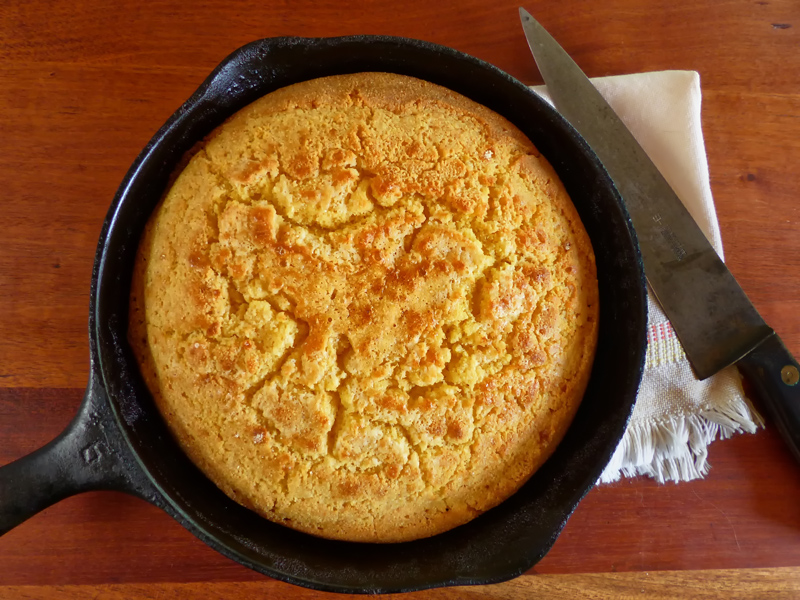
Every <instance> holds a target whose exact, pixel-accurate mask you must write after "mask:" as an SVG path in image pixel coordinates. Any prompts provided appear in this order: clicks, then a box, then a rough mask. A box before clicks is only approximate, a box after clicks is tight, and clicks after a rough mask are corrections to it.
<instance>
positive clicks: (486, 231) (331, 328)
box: [129, 73, 598, 542]
mask: <svg viewBox="0 0 800 600" xmlns="http://www.w3.org/2000/svg"><path fill="white" fill-rule="evenodd" d="M597 308H598V306H597V282H596V274H595V267H594V256H593V254H592V249H591V246H590V243H589V240H588V237H587V235H586V233H585V231H584V229H583V227H582V225H581V223H580V220H579V218H578V215H577V213H576V211H575V209H574V207H573V206H572V203H571V202H570V200H569V198H568V197H567V195H566V192H565V191H564V189H563V186H562V185H561V183H560V182H559V180H558V178H557V176H556V175H555V173H554V172H553V170H552V168H551V167H550V166H549V164H547V162H546V161H545V160H544V158H542V157H541V156H539V153H538V152H537V150H536V149H535V148H534V147H533V145H532V144H531V143H530V142H529V141H528V140H527V138H525V137H524V135H523V134H522V133H521V132H519V131H518V130H517V129H516V128H514V126H513V125H511V124H510V123H509V122H507V121H506V120H505V119H503V118H502V117H500V116H499V115H497V114H495V113H493V112H491V111H489V110H488V109H486V108H484V107H482V106H480V105H477V104H475V103H473V102H472V101H470V100H468V99H466V98H463V97H461V96H459V95H456V94H454V93H452V92H450V91H449V90H446V89H444V88H440V87H438V86H435V85H433V84H430V83H427V82H423V81H419V80H416V79H412V78H408V77H404V76H399V75H390V74H380V73H362V74H357V75H347V76H338V77H330V78H324V79H319V80H314V81H310V82H305V83H300V84H297V85H294V86H290V87H288V88H284V89H281V90H278V91H277V92H273V93H272V94H269V95H267V96H265V97H264V98H262V99H260V100H258V101H256V102H255V103H253V104H251V105H250V106H248V107H246V108H245V109H243V110H242V111H240V112H239V113H237V114H236V115H234V116H233V117H232V118H231V119H229V120H228V121H227V122H226V123H225V124H224V125H222V126H221V127H220V128H218V129H217V130H216V131H215V132H214V133H212V135H211V136H210V137H209V138H208V139H207V140H206V141H205V142H204V143H203V144H202V145H201V146H200V148H199V149H198V151H197V152H196V154H195V155H194V156H193V157H192V159H191V160H190V161H189V163H188V165H187V166H186V167H185V169H184V170H183V172H182V173H181V174H180V175H179V176H178V178H177V179H176V181H175V182H174V184H173V186H172V187H171V189H170V190H169V192H168V193H167V195H166V196H165V198H164V200H163V201H162V203H161V204H160V205H159V207H158V208H157V210H156V212H155V213H154V215H153V217H152V218H151V221H150V223H149V224H148V227H147V229H146V231H145V235H144V237H143V239H142V242H141V244H140V249H139V254H138V258H137V265H136V269H135V274H134V281H133V289H132V297H131V312H130V329H129V337H130V341H131V344H132V346H133V348H134V351H135V353H136V356H137V358H138V360H139V362H140V364H141V366H142V371H143V374H144V376H145V379H146V381H147V384H148V386H149V388H150V389H151V391H152V393H153V396H154V398H155V400H156V403H157V405H158V407H159V409H160V410H161V412H162V414H163V415H164V418H165V420H166V422H167V424H168V426H169V427H170V429H171V431H172V432H173V433H174V435H175V437H176V439H177V440H178V442H179V443H180V445H181V446H182V448H183V449H184V450H185V452H186V453H187V454H188V455H189V457H190V458H191V459H192V460H193V461H194V462H195V463H196V464H197V465H198V466H199V467H200V468H201V469H202V470H203V471H204V472H205V473H206V475H207V476H208V477H209V478H210V479H211V480H212V481H214V482H215V483H216V484H217V485H218V486H219V487H220V488H221V489H222V490H223V491H224V492H225V493H227V494H228V495H229V496H231V497H232V498H234V499H235V500H237V501H238V502H240V503H242V504H244V505H245V506H248V507H250V508H252V509H253V510H255V511H257V512H258V513H260V514H262V515H263V516H265V517H267V518H268V519H271V520H273V521H276V522H280V523H284V524H286V525H288V526H290V527H293V528H296V529H299V530H302V531H306V532H309V533H312V534H315V535H319V536H322V537H328V538H336V539H347V540H354V541H372V542H395V541H403V540H410V539H415V538H420V537H425V536H429V535H433V534H436V533H439V532H442V531H445V530H447V529H450V528H452V527H454V526H457V525H459V524H462V523H465V522H467V521H469V520H470V519H472V518H474V517H475V516H477V515H478V514H480V513H482V512H484V511H486V510H488V509H489V508H491V507H493V506H495V505H497V504H498V503H499V502H501V501H502V500H504V499H505V498H507V497H508V496H509V495H510V494H512V493H513V492H514V491H516V490H517V489H518V488H519V487H520V486H521V485H522V484H523V483H524V482H525V481H526V480H527V479H528V478H529V477H530V475H531V474H532V473H533V472H534V471H535V470H536V469H537V468H538V467H539V466H540V465H541V464H542V463H543V462H544V460H546V458H547V457H548V456H549V455H550V454H551V453H552V451H553V450H554V448H555V446H556V445H557V443H558V442H559V441H560V439H561V438H562V436H563V434H564V432H565V430H566V428H567V426H568V425H569V423H570V421H571V419H572V417H573V415H574V413H575V411H576V409H577V406H578V404H579V402H580V398H581V397H582V394H583V392H584V389H585V387H586V384H587V381H588V377H589V372H590V369H591V364H592V359H593V354H594V348H595V344H596V337H597Z"/></svg>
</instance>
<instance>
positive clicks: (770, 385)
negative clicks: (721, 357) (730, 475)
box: [736, 332, 800, 461]
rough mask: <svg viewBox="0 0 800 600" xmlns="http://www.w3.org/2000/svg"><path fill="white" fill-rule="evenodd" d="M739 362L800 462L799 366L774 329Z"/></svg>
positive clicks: (765, 408)
mask: <svg viewBox="0 0 800 600" xmlns="http://www.w3.org/2000/svg"><path fill="white" fill-rule="evenodd" d="M736 365H737V366H738V367H739V368H740V369H741V370H742V372H743V373H744V376H745V377H746V378H747V380H748V382H749V383H750V384H751V385H752V386H753V388H754V390H755V392H756V395H757V397H758V399H759V400H760V401H761V402H760V406H761V407H762V408H763V409H764V410H765V412H766V413H767V414H768V415H769V416H770V417H771V418H772V421H773V422H774V423H775V425H776V426H777V427H778V431H780V434H781V436H782V437H783V440H784V441H785V442H786V443H787V444H788V446H789V449H790V450H791V451H792V454H794V457H795V458H796V459H797V460H798V461H800V365H798V363H797V361H796V360H795V359H794V357H793V356H792V355H791V354H790V353H789V351H788V350H787V349H786V346H784V345H783V342H782V341H781V338H779V337H778V335H777V334H776V333H774V332H773V333H772V334H771V335H770V336H769V337H768V338H767V339H766V340H764V341H763V342H761V344H759V345H758V346H756V347H755V349H754V350H752V351H751V352H750V353H749V354H748V355H747V356H745V357H744V358H742V359H741V360H740V361H739V362H738V363H736Z"/></svg>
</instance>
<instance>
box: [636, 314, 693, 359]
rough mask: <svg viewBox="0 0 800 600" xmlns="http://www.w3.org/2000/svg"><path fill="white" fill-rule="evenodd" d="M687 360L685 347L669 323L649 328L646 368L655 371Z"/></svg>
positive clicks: (665, 322)
mask: <svg viewBox="0 0 800 600" xmlns="http://www.w3.org/2000/svg"><path fill="white" fill-rule="evenodd" d="M685 359H686V353H685V352H684V351H683V346H681V343H680V342H679V341H678V336H676V335H675V330H674V329H672V325H671V324H670V322H669V321H664V322H663V323H655V324H653V325H650V326H649V327H648V328H647V354H646V355H645V360H644V368H645V369H654V368H655V367H660V366H662V365H669V364H672V363H676V362H678V361H681V360H685Z"/></svg>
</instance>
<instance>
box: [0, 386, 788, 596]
mask: <svg viewBox="0 0 800 600" xmlns="http://www.w3.org/2000/svg"><path fill="white" fill-rule="evenodd" d="M81 396H82V390H78V389H75V390H68V389H67V390H64V389H42V390H31V389H24V388H23V389H9V388H6V389H0V423H2V424H3V431H4V432H5V433H4V435H3V436H2V437H0V464H4V463H5V462H8V461H10V460H12V459H13V458H15V457H16V456H18V455H19V454H22V453H24V452H28V451H31V450H34V449H35V448H37V447H39V446H41V445H43V444H44V443H46V442H47V441H49V439H50V438H52V437H53V436H55V435H56V434H57V433H58V432H59V431H60V430H61V429H62V428H63V427H64V426H65V425H66V424H67V423H68V422H69V421H70V419H71V418H72V415H73V414H74V412H75V410H76V408H77V406H78V404H79V402H80V399H81ZM709 460H710V462H711V464H712V465H713V470H712V474H711V476H710V477H709V478H708V479H706V480H702V481H693V482H689V483H683V484H680V485H674V484H669V485H658V484H657V483H655V482H654V481H652V480H650V479H633V480H625V481H621V482H619V483H616V484H613V485H606V486H600V487H598V488H596V489H594V490H593V491H591V492H590V493H589V495H588V496H587V497H586V499H585V500H584V501H583V502H582V503H581V504H580V506H579V507H578V510H577V511H576V512H575V513H574V515H573V516H572V518H571V519H570V521H569V522H568V523H567V526H566V528H565V529H564V531H563V533H562V534H561V536H560V537H559V539H558V541H557V542H556V544H555V546H554V547H553V549H552V550H551V551H550V553H549V554H548V555H547V556H546V557H545V558H544V559H543V560H542V561H541V562H540V563H539V564H538V565H537V566H536V567H535V569H534V571H533V572H536V573H546V574H564V573H587V572H615V571H616V572H624V571H653V570H675V569H686V570H690V569H719V568H754V567H788V566H798V565H800V544H798V543H797V541H798V539H800V511H798V509H797V499H798V498H800V469H797V467H796V465H795V464H794V463H793V462H792V458H791V456H790V455H789V453H788V452H787V451H786V450H785V449H784V448H783V445H782V443H781V442H780V440H779V439H778V438H777V436H776V434H775V433H774V432H773V431H772V430H765V431H762V432H760V433H758V434H757V435H753V436H750V435H742V436H738V437H736V438H733V439H731V440H727V441H724V442H717V443H715V444H713V445H712V446H711V448H710V457H709ZM0 566H1V567H2V568H0V585H23V584H53V585H55V584H100V583H107V582H120V583H122V582H125V583H133V582H148V581H159V582H170V581H172V582H191V581H244V580H260V579H263V578H262V577H261V576H260V575H258V574H257V573H255V572H252V571H249V570H247V569H245V568H244V567H242V566H240V565H238V564H236V563H234V562H232V561H230V560H228V559H227V558H224V557H223V556H222V555H220V554H217V553H216V552H214V551H213V550H211V549H210V548H208V547H207V546H205V545H204V544H203V543H201V542H200V541H199V540H197V539H195V538H194V537H193V536H192V535H191V534H190V533H189V532H187V531H186V530H184V529H183V528H182V527H181V526H180V525H178V524H177V523H176V522H175V521H173V520H172V519H171V518H170V517H169V516H167V515H166V514H165V513H163V512H161V511H160V510H159V509H156V508H154V507H152V506H150V505H148V504H146V503H145V502H142V501H141V500H137V499H135V498H131V497H128V496H125V495H123V494H119V493H113V492H95V493H90V494H82V495H79V496H75V497H73V498H69V499H67V500H64V501H62V502H60V503H59V504H57V505H55V506H53V507H52V508H49V509H47V510H46V511H44V512H43V513H42V514H40V515H37V516H36V517H34V518H32V519H31V520H29V521H27V522H26V523H23V524H22V525H21V526H20V527H18V528H16V529H14V530H12V531H11V532H10V533H8V534H6V535H5V536H3V537H2V538H0ZM0 598H2V596H1V595H0Z"/></svg>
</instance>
